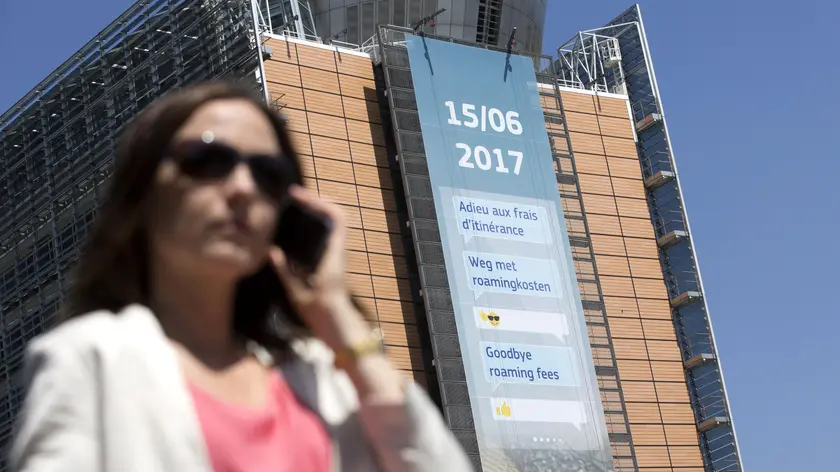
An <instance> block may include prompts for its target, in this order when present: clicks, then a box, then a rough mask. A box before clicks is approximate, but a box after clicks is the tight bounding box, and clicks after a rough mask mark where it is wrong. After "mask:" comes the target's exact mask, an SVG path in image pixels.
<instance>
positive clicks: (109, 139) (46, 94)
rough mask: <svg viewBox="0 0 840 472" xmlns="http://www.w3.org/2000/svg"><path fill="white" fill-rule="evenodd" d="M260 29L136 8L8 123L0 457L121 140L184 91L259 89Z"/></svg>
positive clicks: (0, 125) (211, 5)
mask: <svg viewBox="0 0 840 472" xmlns="http://www.w3.org/2000/svg"><path fill="white" fill-rule="evenodd" d="M253 20H254V15H253V9H252V5H251V3H250V2H249V1H247V0H147V1H143V2H137V3H135V4H134V5H133V6H131V7H130V8H129V9H128V10H127V11H126V12H125V13H123V14H122V15H121V16H120V17H119V18H117V19H116V20H115V21H114V22H112V23H111V24H110V25H109V26H108V27H106V28H105V29H104V30H103V31H102V32H100V33H99V34H98V35H97V36H96V37H95V38H93V39H92V40H91V41H90V42H88V44H86V45H85V46H84V47H83V48H82V49H81V50H79V51H78V52H77V53H76V54H74V55H73V57H71V58H70V59H69V60H67V61H66V62H65V63H64V64H62V65H61V66H59V67H58V68H57V69H56V70H55V71H54V72H52V73H51V74H50V75H49V76H48V77H47V78H46V79H44V80H43V81H42V82H41V83H40V84H38V85H37V86H36V87H35V88H34V89H33V90H32V91H31V92H29V93H28V94H27V95H26V96H24V97H23V98H22V99H21V100H20V101H18V102H17V103H16V104H15V105H14V106H13V107H12V108H11V109H9V110H8V111H7V112H6V113H4V114H3V115H2V116H0V313H2V317H0V359H2V363H0V455H2V457H5V449H6V446H7V443H8V440H9V438H10V435H11V429H12V422H13V419H14V417H15V413H16V412H17V410H18V408H19V405H20V401H21V390H20V383H19V371H20V367H21V364H22V355H23V350H24V347H25V345H26V343H27V341H29V340H30V339H31V338H32V337H34V336H36V335H38V334H39V333H41V332H43V331H45V330H46V329H48V328H49V326H50V324H51V321H52V320H53V318H54V316H55V313H56V311H57V309H58V304H59V301H60V300H61V299H62V298H63V297H64V295H65V294H66V290H67V286H68V284H69V282H70V280H69V278H68V277H69V275H68V268H69V267H70V265H71V264H72V263H73V261H74V260H75V259H76V258H77V251H78V246H79V243H80V241H81V240H82V239H83V238H84V236H85V234H86V231H87V227H88V225H89V223H90V221H91V220H92V219H93V216H94V214H95V213H96V206H97V202H98V201H99V199H100V196H101V195H102V192H103V190H104V189H105V187H106V186H107V184H108V177H109V175H110V174H111V168H112V162H113V148H114V141H115V139H116V138H117V136H118V135H119V132H120V130H121V129H122V127H123V126H124V125H125V124H126V122H127V121H128V120H130V119H131V118H132V117H133V116H134V115H135V114H136V113H137V112H138V111H139V110H140V109H142V108H143V107H144V106H145V105H146V104H148V103H149V102H151V101H152V100H154V99H155V98H156V97H158V96H160V95H161V94H163V93H165V92H166V91H167V90H170V89H174V88H178V87H181V86H183V85H185V84H189V83H195V82H200V81H203V80H208V79H213V78H217V77H220V76H232V77H236V78H238V79H241V80H246V81H248V82H250V83H251V84H253V86H254V87H257V88H258V87H259V86H260V84H259V83H258V82H257V81H256V80H255V79H254V78H255V71H256V70H257V67H258V54H257V53H256V51H257V49H256V42H255V41H254V38H255V35H254V21H253ZM2 470H5V465H4V464H3V463H2V462H0V471H2Z"/></svg>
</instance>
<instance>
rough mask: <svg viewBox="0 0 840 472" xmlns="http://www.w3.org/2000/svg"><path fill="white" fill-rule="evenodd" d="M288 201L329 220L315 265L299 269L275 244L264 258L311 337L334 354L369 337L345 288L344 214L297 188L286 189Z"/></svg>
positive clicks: (292, 259)
mask: <svg viewBox="0 0 840 472" xmlns="http://www.w3.org/2000/svg"><path fill="white" fill-rule="evenodd" d="M289 197H290V198H291V199H293V201H294V204H296V205H298V206H300V207H301V209H303V210H305V211H307V212H310V213H312V214H313V215H315V216H317V217H321V218H324V219H326V220H327V221H329V222H330V231H329V233H328V234H327V236H326V241H324V242H323V243H324V248H323V252H322V254H321V257H320V260H319V261H318V262H317V264H316V265H315V267H312V268H306V269H304V270H302V268H300V267H297V266H296V264H295V261H294V258H292V257H290V255H288V254H286V253H285V252H284V251H283V249H281V248H280V247H278V246H274V247H272V248H271V251H270V253H269V256H270V258H271V261H272V263H273V265H274V268H275V270H276V272H277V275H278V277H279V278H280V281H281V283H283V285H284V286H285V288H286V291H287V292H288V296H289V299H290V302H291V303H292V305H293V306H294V307H295V309H296V310H297V311H298V313H299V314H300V316H301V318H303V321H304V322H305V323H306V324H307V325H308V326H309V328H310V329H312V332H313V334H314V335H315V336H317V337H318V338H320V339H321V340H322V341H324V342H325V343H326V344H327V345H328V346H330V347H331V348H332V349H333V350H339V349H343V348H344V347H346V346H348V345H352V344H353V343H355V342H357V341H359V340H361V339H364V338H366V337H369V336H370V328H369V327H368V325H367V323H366V321H365V320H364V318H363V317H362V315H361V313H359V311H358V310H357V309H356V308H355V306H354V305H353V303H352V300H351V295H350V291H349V290H348V288H347V283H346V277H345V273H346V271H345V269H346V265H345V260H346V259H345V250H346V241H347V227H346V224H345V217H344V213H343V212H342V210H341V208H339V207H338V206H337V205H335V204H333V203H330V202H327V201H326V200H323V199H321V198H320V197H318V196H317V195H316V194H314V193H313V192H312V191H310V190H307V189H305V188H303V187H300V186H293V187H291V188H290V189H289ZM284 230H287V231H289V230H291V231H293V230H294V229H292V228H289V229H284Z"/></svg>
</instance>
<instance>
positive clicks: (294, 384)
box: [10, 305, 473, 472]
mask: <svg viewBox="0 0 840 472" xmlns="http://www.w3.org/2000/svg"><path fill="white" fill-rule="evenodd" d="M293 347H294V351H295V354H296V359H295V360H294V361H291V362H289V363H288V364H287V365H284V366H282V367H281V369H282V371H283V373H284V375H285V377H286V379H287V381H288V382H289V385H290V386H291V388H292V389H293V390H294V391H295V393H296V394H297V395H298V396H299V397H300V398H301V400H302V401H303V402H304V403H306V404H307V405H308V406H309V407H310V408H312V410H313V411H315V412H316V413H317V414H318V415H320V417H321V418H322V419H323V420H324V422H325V424H326V425H327V428H328V431H329V433H330V435H331V437H332V440H333V451H334V454H333V463H334V464H335V465H334V470H335V471H352V472H369V471H387V472H397V471H416V472H443V471H447V472H462V471H463V472H466V471H471V470H473V469H472V467H471V465H470V463H469V461H468V459H467V457H466V455H465V454H464V452H463V451H462V449H461V447H460V446H459V444H458V443H457V441H456V440H455V438H454V437H453V435H452V434H451V433H450V431H449V430H448V429H447V428H446V426H445V425H444V423H443V421H442V419H441V415H440V413H439V412H438V410H437V408H436V407H435V406H434V404H433V403H432V402H431V401H429V399H428V397H427V396H426V395H425V393H424V392H423V391H422V390H421V389H420V388H419V387H417V386H416V385H415V384H413V383H409V385H408V387H407V389H406V400H405V404H404V405H399V406H391V407H383V406H370V405H359V402H358V399H357V397H356V392H355V389H354V387H353V384H352V383H351V382H350V380H349V378H348V376H347V375H346V374H345V373H344V372H342V371H338V370H335V369H334V368H333V366H332V359H333V353H332V351H330V350H329V349H328V348H327V347H326V346H325V345H324V344H323V343H321V342H319V341H316V340H307V341H301V342H298V343H296V344H295V345H294V346H293ZM25 374H26V375H25V384H26V387H27V392H28V394H27V397H26V400H25V401H24V406H23V409H22V411H21V413H20V417H19V419H18V425H17V426H18V429H17V433H16V437H15V439H14V441H13V444H12V448H11V455H10V462H11V466H12V470H13V471H19V472H64V471H67V472H71V471H72V472H80V471H84V472H129V471H137V472H156V471H160V472H211V471H212V468H211V465H210V461H209V459H208V454H207V450H206V449H205V444H204V440H203V437H202V433H201V428H200V425H199V422H198V418H197V417H196V413H195V410H194V408H193V406H192V400H191V398H190V396H189V392H188V390H187V387H186V384H185V380H184V378H183V377H182V374H181V370H180V368H179V364H178V361H177V357H176V355H175V352H174V350H173V348H172V347H171V346H170V344H169V343H168V341H167V339H166V337H165V336H164V334H163V330H162V329H161V327H160V325H159V324H158V321H157V318H156V317H155V316H154V314H153V313H152V312H151V311H150V310H149V309H147V308H145V307H143V306H139V305H132V306H129V307H126V308H125V309H123V310H122V311H120V312H119V313H116V314H114V313H111V312H95V313H91V314H88V315H85V316H82V317H79V318H76V319H73V320H70V321H67V322H64V323H62V324H61V325H60V326H58V327H56V328H55V329H53V330H52V331H50V332H48V333H46V334H45V335H43V336H41V337H39V338H37V339H35V340H34V341H32V343H31V344H30V345H29V348H28V351H27V355H26V367H25ZM301 472H305V471H301Z"/></svg>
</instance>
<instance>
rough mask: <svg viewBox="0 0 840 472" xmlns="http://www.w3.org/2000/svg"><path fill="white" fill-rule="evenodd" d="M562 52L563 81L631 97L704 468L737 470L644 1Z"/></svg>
mask: <svg viewBox="0 0 840 472" xmlns="http://www.w3.org/2000/svg"><path fill="white" fill-rule="evenodd" d="M558 57H559V59H558V61H557V62H555V70H556V71H557V74H558V75H559V76H561V77H562V80H563V83H564V84H565V85H566V86H569V87H574V88H583V89H588V90H594V91H596V92H607V91H609V92H612V91H619V92H620V93H626V94H627V95H628V97H629V100H630V104H631V110H632V115H633V120H634V121H635V131H636V136H637V151H638V154H639V160H640V163H641V167H642V174H643V177H644V179H645V187H646V189H647V200H648V206H649V209H650V213H651V218H652V220H653V224H654V229H655V231H656V237H657V243H658V245H659V254H660V262H661V265H662V271H663V273H664V276H665V282H666V286H667V288H668V292H669V296H670V299H671V310H672V314H673V321H674V326H675V329H676V333H677V337H678V339H679V342H680V347H681V350H682V355H683V364H684V367H685V375H686V381H687V384H688V387H689V394H690V396H691V401H692V405H693V408H694V415H695V420H696V422H697V430H698V434H699V437H700V441H701V447H702V449H703V453H704V461H705V467H706V470H707V471H709V472H739V471H741V470H743V466H742V464H741V459H740V454H739V451H738V442H737V438H736V435H735V428H734V425H733V422H732V413H731V410H730V407H729V401H728V399H727V393H726V386H725V383H724V379H723V372H722V368H721V364H720V360H719V358H718V355H717V347H716V345H715V338H714V332H713V330H712V323H711V319H710V318H709V315H708V313H709V307H708V304H707V303H706V298H705V296H704V290H703V283H702V279H701V277H700V268H699V264H698V262H697V254H696V253H695V251H694V244H693V242H692V240H691V229H690V226H689V222H688V216H687V214H686V210H685V205H684V203H683V202H684V198H683V194H682V190H681V188H680V182H679V177H678V173H677V165H676V162H675V161H674V157H673V152H672V149H673V147H672V146H671V139H670V136H669V134H668V127H667V123H666V120H665V114H664V110H663V107H662V100H661V97H660V95H659V87H658V85H657V83H656V75H655V73H654V70H653V62H652V60H651V56H650V48H649V46H648V43H647V38H646V36H645V29H644V23H643V21H642V15H641V10H640V8H639V6H638V5H634V6H633V7H631V8H630V9H628V10H627V11H625V12H624V13H622V14H621V15H619V16H618V17H617V18H615V19H614V20H613V21H611V22H610V23H608V24H607V26H604V27H601V28H596V29H592V30H587V31H583V32H580V33H578V35H576V36H575V37H573V38H572V39H571V40H569V41H568V42H566V43H565V44H564V45H563V46H561V47H560V49H559V50H558Z"/></svg>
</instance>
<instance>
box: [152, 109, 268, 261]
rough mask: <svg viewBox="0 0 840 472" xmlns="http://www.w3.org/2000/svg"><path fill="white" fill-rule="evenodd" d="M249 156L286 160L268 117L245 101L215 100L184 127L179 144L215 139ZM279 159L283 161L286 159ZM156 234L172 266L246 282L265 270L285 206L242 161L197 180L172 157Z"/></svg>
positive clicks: (157, 254) (161, 186) (159, 251)
mask: <svg viewBox="0 0 840 472" xmlns="http://www.w3.org/2000/svg"><path fill="white" fill-rule="evenodd" d="M208 137H212V140H213V142H216V143H220V144H224V145H226V146H229V147H231V148H233V149H234V150H236V151H238V152H239V153H240V154H241V155H245V156H247V155H270V156H280V155H281V148H280V143H279V142H278V141H277V137H276V135H275V132H274V129H273V127H272V126H271V123H270V122H269V120H268V119H267V118H266V116H265V115H264V114H263V113H262V112H261V111H260V110H259V109H258V108H256V107H255V106H254V105H252V104H251V103H249V102H248V101H246V100H241V99H224V100H216V101H212V102H208V103H206V104H205V105H203V106H201V107H200V108H198V109H197V110H196V111H195V113H193V114H192V116H191V117H190V119H189V120H188V121H187V122H186V123H184V125H183V126H182V127H181V128H180V129H179V130H178V132H177V133H176V135H175V137H174V138H173V141H172V144H173V145H174V146H177V145H178V144H179V143H184V142H201V141H207V140H208ZM278 158H279V157H278ZM151 203H152V205H151V210H152V211H151V212H150V213H149V221H148V222H147V223H148V226H147V227H148V229H149V241H150V244H151V251H152V256H153V257H154V258H155V259H156V260H157V261H159V263H160V262H162V263H163V264H165V265H166V267H169V268H183V269H186V270H189V271H190V272H192V273H195V272H201V271H212V272H213V274H215V275H219V276H227V277H233V278H241V277H243V276H247V275H249V274H251V273H253V272H255V271H256V270H257V269H259V267H260V266H261V265H262V263H263V261H264V260H265V257H266V255H267V253H268V249H269V247H270V244H271V243H270V241H271V236H272V234H273V232H274V227H275V224H276V216H277V212H278V202H277V201H276V199H274V198H272V197H270V196H269V195H266V194H265V193H264V192H262V191H261V190H260V188H259V187H258V186H257V184H256V182H255V179H254V176H253V175H252V173H251V170H250V168H249V167H248V165H247V164H245V163H242V162H240V163H238V164H237V165H236V166H235V167H234V168H233V169H232V170H231V171H230V173H228V174H227V175H225V176H223V177H219V178H212V179H207V178H193V177H191V176H190V175H186V174H184V173H183V172H181V171H180V170H179V166H178V163H177V162H175V161H174V160H172V159H164V160H163V161H162V162H161V164H160V166H159V167H158V171H157V175H156V181H155V189H154V191H153V193H152V202H151Z"/></svg>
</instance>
